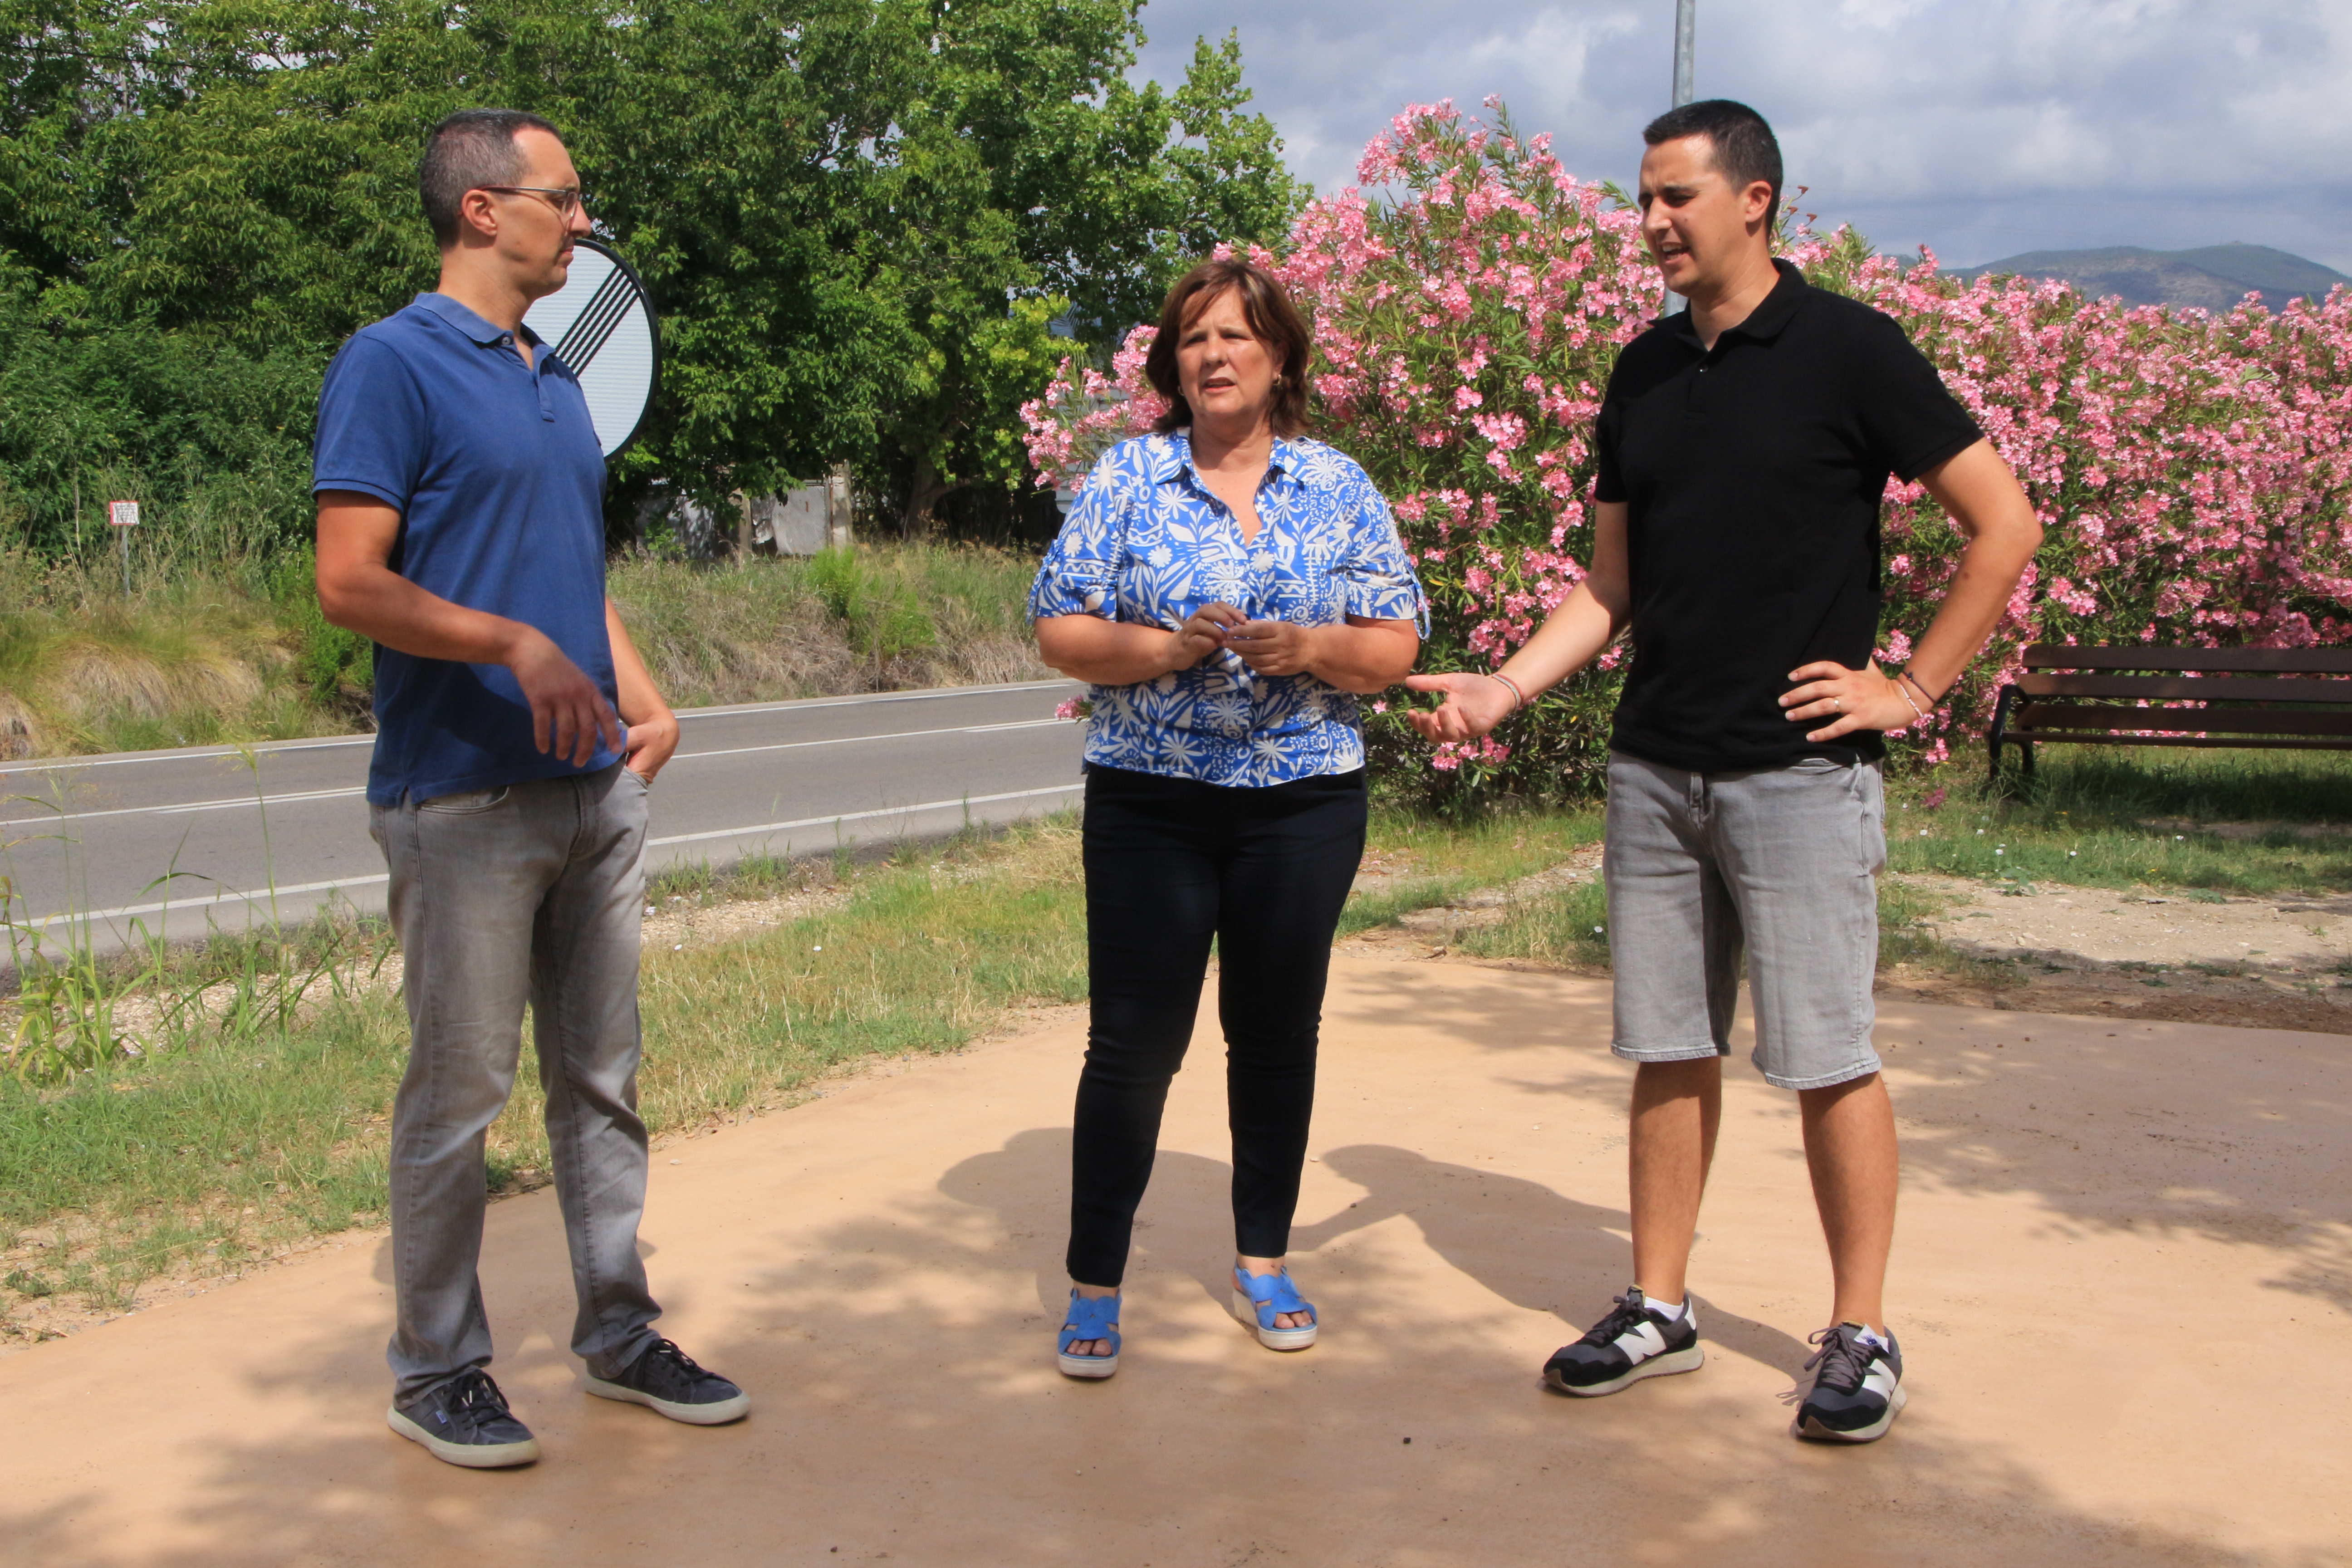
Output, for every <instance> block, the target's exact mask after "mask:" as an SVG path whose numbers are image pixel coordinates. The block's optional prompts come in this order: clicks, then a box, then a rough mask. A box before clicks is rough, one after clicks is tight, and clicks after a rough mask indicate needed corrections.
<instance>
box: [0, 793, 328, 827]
mask: <svg viewBox="0 0 2352 1568" xmlns="http://www.w3.org/2000/svg"><path fill="white" fill-rule="evenodd" d="M366 793H367V786H366V785H365V784H352V786H350V787H349V788H348V789H306V790H300V791H296V792H292V793H289V794H287V795H231V796H229V797H227V798H226V799H225V800H192V801H187V802H184V803H183V804H181V805H116V806H109V807H108V808H107V809H106V810H104V811H62V812H50V813H48V814H47V816H11V817H7V818H5V819H0V827H33V826H41V825H44V824H46V825H48V826H57V827H62V826H65V825H66V824H68V823H69V822H88V821H89V820H90V819H91V818H93V817H99V816H173V815H174V814H183V813H188V814H192V813H194V812H199V811H232V810H235V809H236V807H238V806H240V805H280V804H289V805H290V804H293V803H296V802H299V801H306V800H345V799H348V798H350V797H351V796H352V795H365V794H366ZM16 798H17V799H19V800H22V799H25V798H26V797H25V796H23V795H19V796H17V797H16Z"/></svg>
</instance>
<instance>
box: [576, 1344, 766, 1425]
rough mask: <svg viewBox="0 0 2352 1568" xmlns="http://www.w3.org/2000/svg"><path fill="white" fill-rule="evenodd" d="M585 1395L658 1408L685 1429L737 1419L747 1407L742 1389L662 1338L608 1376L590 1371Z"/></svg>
mask: <svg viewBox="0 0 2352 1568" xmlns="http://www.w3.org/2000/svg"><path fill="white" fill-rule="evenodd" d="M588 1392H589V1393H591V1394H595V1395H596V1396H597V1397H599V1398H602V1399H622V1400H626V1401H627V1402H628V1403H630V1404H632V1405H644V1406H645V1407H646V1409H648V1410H658V1411H660V1412H661V1413H662V1414H663V1415H667V1416H668V1417H669V1418H670V1419H671V1420H673V1421H683V1422H685V1423H686V1424H687V1425H688V1426H720V1425H723V1424H724V1423H726V1422H729V1421H740V1420H741V1419H742V1417H743V1416H744V1415H745V1414H746V1413H748V1412H749V1411H750V1410H751V1399H750V1398H749V1397H748V1396H746V1395H745V1394H744V1393H743V1391H742V1390H741V1389H740V1388H738V1387H736V1386H735V1385H734V1384H731V1383H730V1382H728V1381H727V1380H726V1379H725V1378H723V1377H721V1376H719V1374H718V1373H715V1372H711V1371H709V1370H708V1369H707V1368H704V1367H701V1366H698V1365H696V1364H695V1360H694V1358H693V1357H692V1356H690V1355H688V1354H687V1353H686V1352H684V1351H682V1350H680V1349H678V1348H677V1345H676V1344H675V1343H673V1342H670V1341H668V1340H656V1341H655V1342H653V1344H652V1346H651V1347H650V1348H648V1349H647V1350H646V1352H645V1353H644V1354H643V1355H641V1356H639V1357H637V1359H636V1360H635V1361H633V1362H631V1363H629V1364H628V1365H627V1366H625V1367H623V1368H622V1369H621V1370H620V1371H618V1372H616V1373H613V1374H612V1375H611V1376H610V1377H598V1376H596V1375H595V1374H594V1373H590V1374H589V1377H588Z"/></svg>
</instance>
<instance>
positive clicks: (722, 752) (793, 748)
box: [670, 719, 1069, 765]
mask: <svg viewBox="0 0 2352 1568" xmlns="http://www.w3.org/2000/svg"><path fill="white" fill-rule="evenodd" d="M1068 722H1069V721H1068V720H1066V719H1017V720H1015V721H1013V722H1012V723H1010V724H955V725H950V726H949V727H948V728H946V729H944V730H893V731H889V732H888V733H887V734H881V735H837V736H835V737H834V738H833V739H832V740H829V741H777V742H772V743H771V744H769V745H764V746H727V747H723V748H721V749H719V750H717V751H709V752H678V753H677V755H676V756H674V757H672V758H670V763H672V765H675V764H677V763H691V762H698V761H700V760H701V759H702V758H704V757H744V756H749V755H751V753H752V752H798V751H804V750H807V749H809V748H811V747H814V746H855V745H857V744H859V743H861V742H866V741H916V740H921V739H922V738H924V737H925V736H929V735H984V734H988V733H990V732H992V731H997V730H1042V729H1044V728H1045V726H1046V725H1048V724H1066V723H1068Z"/></svg>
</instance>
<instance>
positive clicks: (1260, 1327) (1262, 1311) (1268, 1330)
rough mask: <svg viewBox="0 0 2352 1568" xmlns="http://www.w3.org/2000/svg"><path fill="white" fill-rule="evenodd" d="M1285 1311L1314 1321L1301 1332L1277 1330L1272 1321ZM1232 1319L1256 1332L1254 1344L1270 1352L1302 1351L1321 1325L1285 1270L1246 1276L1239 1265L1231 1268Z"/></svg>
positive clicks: (1316, 1313)
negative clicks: (1304, 1314) (1309, 1317)
mask: <svg viewBox="0 0 2352 1568" xmlns="http://www.w3.org/2000/svg"><path fill="white" fill-rule="evenodd" d="M1285 1312H1306V1313H1308V1314H1310V1315H1311V1316H1312V1317H1313V1318H1314V1320H1315V1321H1313V1322H1311V1323H1308V1324H1307V1326H1306V1327H1305V1328H1303V1329H1277V1328H1276V1327H1275V1326H1274V1321H1275V1319H1276V1318H1278V1317H1280V1316H1281V1315H1282V1314H1283V1313H1285ZM1234 1316H1235V1317H1236V1318H1239V1319H1240V1320H1241V1321H1243V1322H1244V1323H1245V1324H1247V1325H1248V1326H1249V1327H1251V1328H1253V1329H1255V1330H1256V1331H1257V1342H1258V1343H1260V1344H1262V1345H1264V1346H1265V1348H1266V1349H1268V1350H1270V1351H1303V1350H1305V1349H1306V1348H1307V1346H1308V1345H1311V1344H1313V1343H1314V1342H1315V1331H1316V1330H1317V1329H1318V1328H1320V1327H1322V1325H1323V1314H1322V1313H1320V1312H1318V1311H1316V1310H1315V1303H1314V1302H1312V1301H1309V1300H1306V1299H1305V1298H1303V1297H1301V1296H1300V1295H1299V1294H1298V1287H1297V1286H1296V1285H1294V1284H1292V1283H1291V1281H1290V1275H1289V1273H1288V1271H1287V1270H1281V1269H1278V1270H1276V1272H1274V1273H1272V1274H1245V1273H1244V1272H1243V1271H1242V1267H1241V1265H1240V1264H1238V1263H1236V1264H1234Z"/></svg>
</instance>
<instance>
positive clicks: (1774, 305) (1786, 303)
mask: <svg viewBox="0 0 2352 1568" xmlns="http://www.w3.org/2000/svg"><path fill="white" fill-rule="evenodd" d="M1772 268H1773V270H1774V271H1776V272H1778V273H1780V281H1779V282H1778V283H1775V284H1774V285H1772V291H1771V292H1770V293H1769V294H1767V295H1765V296H1764V298H1763V299H1761V300H1758V301H1757V304H1756V309H1754V310H1750V311H1748V319H1747V320H1746V321H1742V322H1740V323H1739V324H1738V326H1736V327H1726V328H1725V329H1724V330H1723V331H1722V334H1721V335H1720V336H1718V337H1717V339H1716V342H1717V344H1718V345H1720V344H1721V343H1722V342H1723V340H1724V338H1728V337H1735V336H1736V337H1742V338H1747V339H1748V340H1749V341H1751V342H1759V343H1769V342H1771V341H1772V340H1773V339H1774V338H1777V337H1779V336H1780V330H1781V329H1782V328H1783V327H1786V326H1787V325H1788V324H1789V321H1790V318H1791V317H1793V316H1794V315H1796V313H1797V307H1798V306H1800V305H1801V304H1803V303H1804V302H1805V290H1806V289H1810V288H1811V287H1812V285H1811V284H1810V283H1807V282H1806V281H1805V275H1804V274H1803V273H1802V272H1800V271H1798V270H1797V265H1796V263H1795V262H1792V261H1783V260H1780V259H1779V258H1774V260H1773V262H1772ZM1663 320H1664V321H1666V323H1667V324H1668V326H1669V328H1670V329H1671V330H1672V331H1675V332H1678V333H1680V334H1681V335H1682V336H1684V337H1685V338H1687V339H1689V340H1690V341H1691V342H1693V343H1696V342H1698V328H1697V327H1696V326H1695V325H1693V324H1692V322H1691V313H1690V312H1689V311H1688V310H1678V311H1676V312H1675V314H1673V315H1671V316H1667V317H1664V318H1663Z"/></svg>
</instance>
